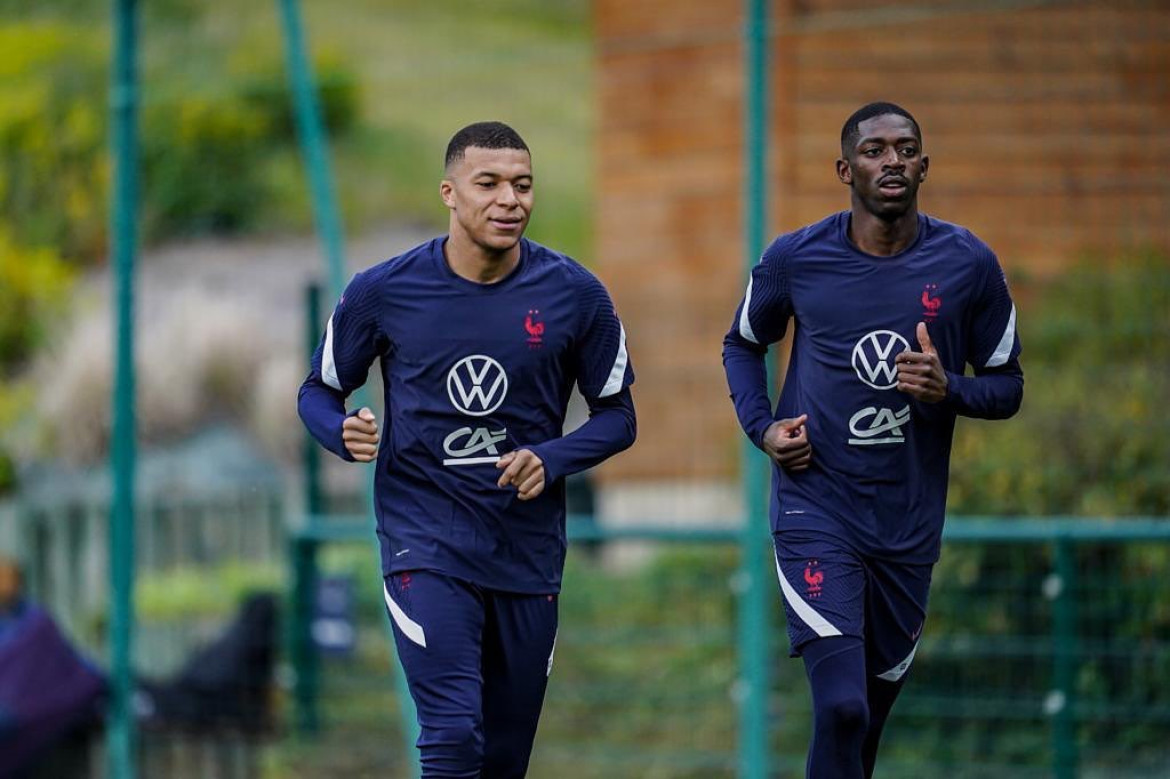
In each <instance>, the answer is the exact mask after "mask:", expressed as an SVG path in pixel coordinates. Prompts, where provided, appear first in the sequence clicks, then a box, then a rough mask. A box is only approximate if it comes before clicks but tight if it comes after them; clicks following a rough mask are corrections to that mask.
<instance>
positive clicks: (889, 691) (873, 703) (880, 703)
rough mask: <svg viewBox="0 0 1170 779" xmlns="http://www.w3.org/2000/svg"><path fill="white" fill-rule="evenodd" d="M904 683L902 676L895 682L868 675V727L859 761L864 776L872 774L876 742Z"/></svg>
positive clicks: (876, 748) (875, 755)
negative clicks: (863, 770)
mask: <svg viewBox="0 0 1170 779" xmlns="http://www.w3.org/2000/svg"><path fill="white" fill-rule="evenodd" d="M905 683H906V677H905V676H903V677H902V678H901V679H899V680H898V681H896V682H887V681H884V680H882V679H879V678H877V677H876V676H870V677H869V684H868V685H867V690H866V701H867V704H868V708H869V728H868V730H867V731H866V734H865V744H864V745H863V746H862V748H861V763H862V766H863V767H864V769H865V777H866V779H869V777H871V776H873V767H874V765H875V763H876V762H877V751H878V743H879V742H880V741H881V738H882V729H883V728H885V726H886V720H887V719H888V718H889V716H890V709H892V708H894V701H895V700H897V698H898V693H900V692H901V691H902V685H903V684H905Z"/></svg>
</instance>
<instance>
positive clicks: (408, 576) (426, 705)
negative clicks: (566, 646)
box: [385, 571, 558, 779]
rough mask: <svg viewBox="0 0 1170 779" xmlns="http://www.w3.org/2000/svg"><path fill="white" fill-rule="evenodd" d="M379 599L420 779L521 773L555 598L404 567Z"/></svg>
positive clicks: (550, 642) (547, 660)
mask: <svg viewBox="0 0 1170 779" xmlns="http://www.w3.org/2000/svg"><path fill="white" fill-rule="evenodd" d="M385 599H386V608H387V610H388V611H389V612H390V619H391V622H392V623H393V625H394V641H395V645H396V646H397V648H398V659H399V661H400V662H401V663H402V668H403V670H404V671H405V674H406V681H407V684H408V686H409V687H410V694H411V697H412V698H414V702H415V706H416V707H417V709H418V722H419V731H420V732H419V740H418V748H419V753H420V762H421V767H422V775H423V777H424V779H427V778H429V777H460V778H462V777H467V778H468V779H479V777H481V776H483V777H493V779H495V778H496V777H499V779H520V778H521V777H523V776H524V775H525V773H526V772H527V769H528V759H529V756H530V754H531V752H532V742H533V739H534V737H535V736H536V726H537V722H538V720H539V719H540V710H541V706H542V704H543V702H544V692H545V687H546V686H547V684H548V676H549V673H551V671H552V662H553V649H554V647H555V645H556V633H557V600H558V597H557V596H556V595H522V594H517V593H509V592H500V591H496V590H488V589H484V588H482V587H478V586H476V585H474V584H471V583H470V582H466V581H463V580H462V579H456V578H454V577H451V576H446V575H444V574H441V573H435V572H433V571H406V572H402V573H395V574H391V575H389V576H387V577H386V587H385Z"/></svg>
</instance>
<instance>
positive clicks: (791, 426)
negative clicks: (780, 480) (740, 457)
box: [764, 414, 812, 471]
mask: <svg viewBox="0 0 1170 779" xmlns="http://www.w3.org/2000/svg"><path fill="white" fill-rule="evenodd" d="M807 421H808V414H801V415H800V416H798V417H796V418H795V419H778V420H776V421H775V422H773V423H772V424H771V425H769V426H768V429H767V430H765V431H764V452H765V453H767V455H768V456H769V457H771V458H772V459H773V460H775V461H776V463H777V464H778V465H779V466H780V467H782V468H787V469H788V470H790V471H803V470H806V469H807V468H808V464H809V463H810V462H812V444H810V443H809V442H808V428H806V427H805V426H804V423H805V422H807Z"/></svg>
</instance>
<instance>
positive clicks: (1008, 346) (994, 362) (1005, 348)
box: [986, 303, 1016, 368]
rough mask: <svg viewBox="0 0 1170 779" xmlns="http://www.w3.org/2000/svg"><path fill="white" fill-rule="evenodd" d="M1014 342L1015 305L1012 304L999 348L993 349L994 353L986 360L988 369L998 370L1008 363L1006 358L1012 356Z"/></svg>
mask: <svg viewBox="0 0 1170 779" xmlns="http://www.w3.org/2000/svg"><path fill="white" fill-rule="evenodd" d="M1015 342H1016V305H1015V303H1013V304H1012V313H1011V316H1009V317H1008V323H1007V327H1006V328H1004V331H1003V337H1002V338H1000V339H999V346H997V347H995V351H994V352H992V353H991V356H990V357H988V358H987V365H986V367H988V368H998V367H999V366H1000V365H1003V364H1004V363H1006V362H1007V361H1008V357H1011V356H1012V346H1013V345H1014V344H1015Z"/></svg>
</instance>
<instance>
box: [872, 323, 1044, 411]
mask: <svg viewBox="0 0 1170 779" xmlns="http://www.w3.org/2000/svg"><path fill="white" fill-rule="evenodd" d="M918 345H919V348H921V349H922V351H920V352H915V351H909V350H907V351H905V352H902V353H901V354H899V355H898V356H897V357H896V358H895V362H896V364H897V367H898V389H899V390H900V391H902V392H905V393H906V394H907V395H910V396H911V397H913V398H915V399H917V400H920V401H922V402H923V403H946V404H947V405H948V406H949V407H950V408H951V409H953V410H954V412H955V413H956V414H960V415H962V416H965V417H975V418H978V419H1007V418H1008V417H1010V416H1012V415H1013V414H1015V413H1016V412H1017V411H1018V410H1019V409H1020V401H1021V400H1022V398H1023V396H1024V372H1023V370H1021V368H1020V362H1019V360H1017V359H1016V358H1015V357H1010V358H1007V362H1005V363H1004V364H1002V365H998V366H994V367H987V366H984V367H981V368H976V369H975V375H974V376H964V375H962V374H958V373H955V372H953V371H948V370H946V369H945V368H943V366H942V362H941V361H940V360H939V357H938V350H936V349H935V348H934V344H933V343H932V342H931V340H930V334H929V332H928V331H927V327H926V323H925V322H919V323H918Z"/></svg>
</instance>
